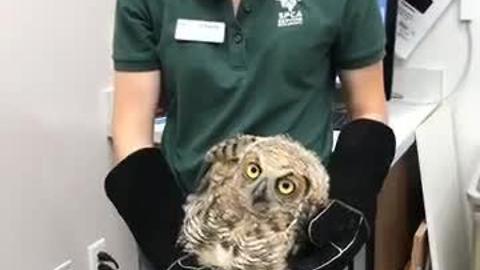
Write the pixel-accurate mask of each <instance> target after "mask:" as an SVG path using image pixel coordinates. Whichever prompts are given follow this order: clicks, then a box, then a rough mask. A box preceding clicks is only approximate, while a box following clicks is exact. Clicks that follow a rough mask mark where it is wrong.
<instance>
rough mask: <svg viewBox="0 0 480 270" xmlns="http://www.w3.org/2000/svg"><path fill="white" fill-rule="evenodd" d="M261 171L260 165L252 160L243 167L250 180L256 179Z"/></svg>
mask: <svg viewBox="0 0 480 270" xmlns="http://www.w3.org/2000/svg"><path fill="white" fill-rule="evenodd" d="M261 172H262V169H261V168H260V165H258V164H257V163H253V162H252V163H249V164H248V165H247V167H246V169H245V174H246V175H247V177H248V178H250V179H251V180H256V179H257V178H258V177H259V176H260V173H261Z"/></svg>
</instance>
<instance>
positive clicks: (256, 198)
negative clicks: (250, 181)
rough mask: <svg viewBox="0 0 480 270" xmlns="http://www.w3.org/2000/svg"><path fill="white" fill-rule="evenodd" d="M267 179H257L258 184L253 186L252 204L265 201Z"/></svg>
mask: <svg viewBox="0 0 480 270" xmlns="http://www.w3.org/2000/svg"><path fill="white" fill-rule="evenodd" d="M266 193H267V181H261V180H260V181H258V184H257V185H256V186H255V187H254V188H253V191H252V204H253V205H256V204H258V203H265V202H267V197H266V195H267V194H266Z"/></svg>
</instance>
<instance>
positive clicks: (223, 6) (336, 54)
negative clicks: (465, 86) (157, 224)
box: [113, 0, 384, 191]
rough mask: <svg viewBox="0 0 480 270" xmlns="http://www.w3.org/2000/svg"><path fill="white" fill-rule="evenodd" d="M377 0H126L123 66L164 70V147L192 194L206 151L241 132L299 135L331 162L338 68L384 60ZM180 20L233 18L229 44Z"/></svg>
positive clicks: (121, 16) (119, 60) (119, 28)
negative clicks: (187, 32) (185, 27)
mask: <svg viewBox="0 0 480 270" xmlns="http://www.w3.org/2000/svg"><path fill="white" fill-rule="evenodd" d="M376 1H377V0H242V2H241V4H240V7H239V9H238V12H237V14H236V15H234V12H233V7H232V4H231V1H230V0H118V3H117V10H116V23H115V24H116V25H115V37H114V53H113V58H114V65H115V69H116V70H118V71H148V70H157V69H159V70H161V71H162V91H166V96H167V103H168V112H167V119H168V120H167V124H166V127H165V130H164V133H163V138H162V150H163V152H164V154H165V157H166V159H167V161H168V162H169V164H170V166H171V168H172V170H173V172H174V174H175V175H176V177H177V180H178V181H179V183H180V185H181V186H182V187H183V188H184V189H185V190H186V191H191V190H192V189H193V188H194V186H195V182H196V175H197V173H198V171H199V168H200V165H201V160H202V157H203V155H204V154H205V152H206V151H207V150H208V148H209V147H211V146H212V145H213V144H215V143H217V142H219V141H220V140H222V139H224V138H226V137H229V136H232V135H235V134H239V133H248V134H256V135H272V134H278V133H286V134H289V135H290V136H291V137H293V138H294V139H296V140H299V141H301V142H302V143H303V144H304V145H305V146H307V147H309V148H311V149H313V150H314V151H316V152H317V153H318V155H319V156H320V157H322V158H323V159H328V156H329V154H330V150H331V145H332V132H331V131H332V125H331V116H332V114H331V108H332V101H333V95H334V92H335V85H334V84H335V82H334V81H335V74H336V71H337V70H339V69H355V68H360V67H363V66H366V65H369V64H372V63H374V62H377V61H379V60H380V59H381V58H382V57H383V54H384V53H383V52H384V28H383V24H382V21H381V16H380V13H379V10H378V6H377V2H376ZM178 19H190V20H202V21H213V22H223V23H225V31H224V34H225V37H224V41H223V42H220V43H213V42H199V41H195V40H187V41H185V40H181V41H180V40H176V39H175V33H176V31H177V29H176V27H177V20H178Z"/></svg>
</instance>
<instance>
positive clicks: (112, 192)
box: [105, 147, 184, 270]
mask: <svg viewBox="0 0 480 270" xmlns="http://www.w3.org/2000/svg"><path fill="white" fill-rule="evenodd" d="M105 191H106V193H107V196H108V198H109V199H110V200H111V201H112V203H113V204H114V205H115V207H116V209H117V211H118V213H119V214H120V216H121V217H122V218H123V220H124V221H125V222H126V223H127V225H128V227H129V229H130V231H131V232H132V234H133V236H134V237H135V240H136V241H137V243H138V245H139V247H140V249H141V250H142V251H143V253H144V254H145V256H146V257H147V258H148V259H149V261H150V262H151V263H152V265H153V266H155V268H156V269H159V270H163V269H167V267H168V266H169V265H170V263H171V262H172V261H173V260H174V258H176V257H177V256H178V253H177V250H176V249H175V243H176V240H177V233H178V230H179V228H180V226H181V222H182V219H183V210H182V208H181V205H182V204H183V201H184V198H183V194H182V192H181V191H180V189H179V188H178V186H177V184H176V181H175V180H174V179H173V175H172V173H171V171H170V169H169V166H168V164H167V162H166V161H165V159H164V157H163V155H162V153H161V151H160V150H159V149H157V148H153V147H152V148H143V149H140V150H138V151H136V152H134V153H132V154H130V155H129V156H128V157H126V158H125V159H124V160H122V161H121V162H120V163H119V164H118V165H117V166H115V167H114V168H113V169H112V170H111V171H110V173H109V174H108V175H107V177H106V179H105Z"/></svg>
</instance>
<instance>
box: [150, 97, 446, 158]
mask: <svg viewBox="0 0 480 270" xmlns="http://www.w3.org/2000/svg"><path fill="white" fill-rule="evenodd" d="M436 107H437V104H412V103H407V102H402V101H401V100H391V101H389V102H388V110H389V117H390V119H389V125H390V127H391V128H392V129H393V132H394V133H395V137H396V140H397V150H396V153H395V158H394V160H393V164H394V163H395V162H396V161H397V160H398V159H399V158H400V157H401V156H402V155H403V154H404V153H405V152H406V151H407V150H408V148H409V147H410V146H411V145H412V144H413V143H414V141H415V130H416V129H417V127H418V126H420V125H421V124H422V123H423V121H425V119H427V118H428V116H429V115H430V114H431V113H432V112H433V111H434V110H435V108H436ZM164 126H165V118H159V119H156V121H155V134H154V141H155V143H160V141H161V138H162V132H163V128H164ZM338 133H339V132H338V131H334V139H335V142H336V139H337V137H338Z"/></svg>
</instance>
